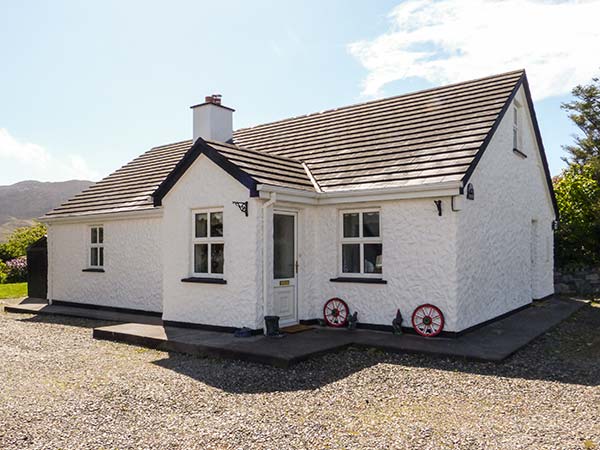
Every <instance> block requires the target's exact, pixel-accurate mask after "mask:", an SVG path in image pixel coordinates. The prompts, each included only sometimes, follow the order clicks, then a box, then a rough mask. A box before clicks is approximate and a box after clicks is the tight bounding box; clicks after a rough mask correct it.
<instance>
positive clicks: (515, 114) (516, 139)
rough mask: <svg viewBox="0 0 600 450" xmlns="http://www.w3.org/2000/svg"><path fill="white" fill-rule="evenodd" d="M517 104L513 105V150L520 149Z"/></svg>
mask: <svg viewBox="0 0 600 450" xmlns="http://www.w3.org/2000/svg"><path fill="white" fill-rule="evenodd" d="M520 116H521V115H520V112H519V106H518V105H517V104H515V105H514V106H513V150H521V141H520V139H521V136H520V130H519V128H520V127H519V123H520V121H521V117H520Z"/></svg>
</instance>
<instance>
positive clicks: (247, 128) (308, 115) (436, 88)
mask: <svg viewBox="0 0 600 450" xmlns="http://www.w3.org/2000/svg"><path fill="white" fill-rule="evenodd" d="M518 73H521V74H524V73H525V69H518V70H511V71H508V72H503V73H498V74H495V75H489V76H487V77H481V78H473V79H470V80H465V81H460V82H458V83H450V84H445V85H443V86H437V87H431V88H427V89H419V90H417V91H412V92H405V93H404V94H398V95H392V96H391V97H384V98H378V99H375V100H368V101H366V102H358V103H353V104H350V105H344V106H338V107H337V108H330V109H325V110H323V111H317V112H313V113H308V114H300V115H297V116H292V117H287V118H285V119H279V120H274V121H272V122H266V123H261V124H258V125H253V126H251V127H244V128H238V129H237V130H234V134H235V133H237V132H241V131H246V130H252V129H255V128H259V127H264V126H270V125H275V124H279V123H283V122H287V121H291V120H296V119H303V118H308V117H316V116H319V115H321V114H326V113H331V112H335V111H340V110H344V109H347V108H354V107H357V106H364V105H370V104H374V103H378V102H382V101H388V100H392V99H397V98H402V97H408V96H411V95H417V94H422V93H426V92H431V91H437V90H441V89H447V88H452V87H456V86H460V85H463V84H469V83H474V82H477V81H484V80H490V79H493V78H498V77H503V76H506V75H512V74H514V75H516V74H518Z"/></svg>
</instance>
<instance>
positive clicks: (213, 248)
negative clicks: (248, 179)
mask: <svg viewBox="0 0 600 450" xmlns="http://www.w3.org/2000/svg"><path fill="white" fill-rule="evenodd" d="M192 217H193V224H192V233H193V234H192V273H193V274H194V275H199V276H207V275H216V276H219V275H223V267H224V262H225V261H224V260H225V258H224V255H225V241H224V240H223V211H222V210H216V211H215V210H212V211H194V213H193V214H192Z"/></svg>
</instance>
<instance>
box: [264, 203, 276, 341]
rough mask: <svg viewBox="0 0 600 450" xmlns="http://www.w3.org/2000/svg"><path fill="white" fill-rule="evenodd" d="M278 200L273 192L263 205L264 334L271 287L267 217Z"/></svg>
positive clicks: (265, 332)
mask: <svg viewBox="0 0 600 450" xmlns="http://www.w3.org/2000/svg"><path fill="white" fill-rule="evenodd" d="M276 201H277V193H275V192H271V195H270V197H269V201H267V202H266V203H265V204H264V205H263V334H265V335H266V334H267V326H266V325H265V323H264V322H265V316H266V315H267V305H268V296H267V292H268V287H269V279H268V276H267V272H268V267H267V251H268V241H269V238H268V236H267V229H268V227H267V219H268V213H269V208H270V207H271V206H273V204H274V203H275V202H276Z"/></svg>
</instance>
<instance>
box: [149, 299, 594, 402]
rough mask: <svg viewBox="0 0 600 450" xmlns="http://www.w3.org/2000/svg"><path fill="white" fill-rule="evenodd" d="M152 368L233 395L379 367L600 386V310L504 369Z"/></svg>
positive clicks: (334, 362)
mask: <svg viewBox="0 0 600 450" xmlns="http://www.w3.org/2000/svg"><path fill="white" fill-rule="evenodd" d="M154 364H156V365H158V366H160V367H164V368H166V369H169V370H173V371H176V372H178V373H181V374H183V375H186V376H188V377H190V378H193V379H195V380H198V381H200V382H202V383H206V384H208V385H211V386H214V387H216V388H219V389H222V390H224V391H226V392H230V393H262V392H278V391H298V390H312V389H316V388H319V387H322V386H325V385H327V384H330V383H332V382H335V381H337V380H340V379H343V378H345V377H347V376H350V375H352V374H354V373H356V372H359V371H361V370H363V369H365V368H368V367H371V366H373V365H376V364H394V365H399V366H405V367H412V368H428V369H434V370H443V371H453V372H457V371H458V372H464V373H470V374H476V375H484V376H494V377H506V378H523V379H529V380H542V381H548V382H559V383H569V384H580V385H587V386H598V385H599V384H600V304H596V305H595V306H591V305H586V306H585V307H583V308H582V309H580V310H579V311H578V312H576V313H575V314H574V315H573V316H571V317H570V318H569V319H567V320H565V321H564V322H562V323H561V324H560V325H558V326H557V327H555V328H553V329H552V330H550V331H549V332H547V333H545V334H544V335H542V336H540V337H539V338H538V339H536V340H535V341H533V342H532V343H531V344H529V345H528V346H527V347H525V348H524V349H522V350H521V351H519V352H517V353H516V354H515V355H514V356H512V357H510V358H508V359H506V360H505V361H503V362H501V363H480V362H473V361H467V360H464V359H459V358H453V357H438V356H430V355H419V354H389V353H386V352H383V351H379V350H374V349H359V348H355V347H350V348H348V349H345V350H342V351H340V352H337V353H332V354H327V355H324V356H321V357H318V358H315V359H313V360H310V361H306V362H302V363H300V364H298V365H297V366H294V367H293V368H291V369H277V368H273V367H268V366H262V365H257V364H252V366H253V370H251V371H246V370H244V369H245V368H247V367H248V365H249V363H243V362H239V361H225V360H215V359H210V358H197V357H191V356H186V355H182V354H178V353H171V354H169V357H167V358H164V359H160V360H157V361H155V362H154ZM249 374H252V375H249Z"/></svg>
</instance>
